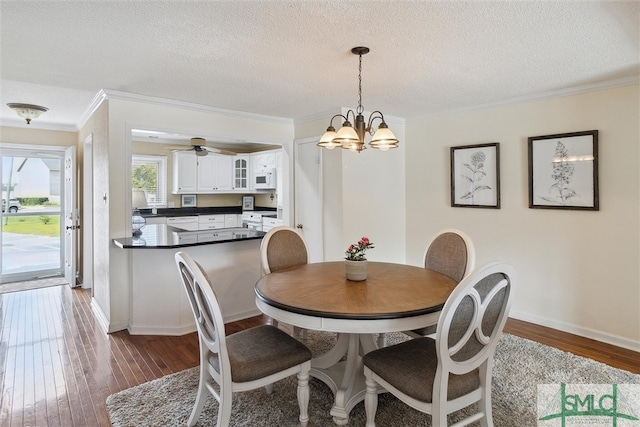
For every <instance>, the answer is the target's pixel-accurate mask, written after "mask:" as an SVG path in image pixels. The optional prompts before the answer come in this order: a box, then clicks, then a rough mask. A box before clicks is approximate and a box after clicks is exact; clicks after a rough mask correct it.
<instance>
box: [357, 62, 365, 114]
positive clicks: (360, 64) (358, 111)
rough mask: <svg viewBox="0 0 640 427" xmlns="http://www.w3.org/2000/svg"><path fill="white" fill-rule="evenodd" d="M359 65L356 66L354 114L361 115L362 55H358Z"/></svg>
mask: <svg viewBox="0 0 640 427" xmlns="http://www.w3.org/2000/svg"><path fill="white" fill-rule="evenodd" d="M358 57H359V58H360V63H359V65H358V108H356V112H357V113H358V114H362V112H363V111H364V107H362V54H360V55H358Z"/></svg>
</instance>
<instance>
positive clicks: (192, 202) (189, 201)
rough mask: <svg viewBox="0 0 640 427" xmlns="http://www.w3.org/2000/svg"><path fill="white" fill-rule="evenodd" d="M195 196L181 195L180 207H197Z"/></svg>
mask: <svg viewBox="0 0 640 427" xmlns="http://www.w3.org/2000/svg"><path fill="white" fill-rule="evenodd" d="M196 197H197V196H196V195H195V194H183V195H182V207H183V208H195V207H196V206H197V199H196Z"/></svg>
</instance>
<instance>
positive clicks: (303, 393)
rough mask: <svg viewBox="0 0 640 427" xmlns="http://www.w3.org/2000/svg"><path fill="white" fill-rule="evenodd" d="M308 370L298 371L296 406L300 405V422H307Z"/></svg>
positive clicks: (302, 423) (303, 424)
mask: <svg viewBox="0 0 640 427" xmlns="http://www.w3.org/2000/svg"><path fill="white" fill-rule="evenodd" d="M309 394H310V391H309V371H305V372H300V373H298V406H299V407H300V418H299V419H300V424H301V425H302V427H304V426H306V425H307V423H308V422H309Z"/></svg>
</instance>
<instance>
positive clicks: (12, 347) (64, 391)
mask: <svg viewBox="0 0 640 427" xmlns="http://www.w3.org/2000/svg"><path fill="white" fill-rule="evenodd" d="M90 299H91V298H90V292H89V291H86V290H79V289H75V290H72V289H70V288H69V287H68V286H55V287H50V288H44V289H38V290H29V291H22V292H12V293H5V294H0V322H1V332H0V387H1V393H2V394H1V397H0V399H2V400H1V401H0V425H1V426H27V425H28V426H45V425H46V426H109V425H111V423H110V421H109V417H108V414H107V410H106V407H105V400H106V398H107V396H109V395H110V394H112V393H116V392H118V391H120V390H124V389H126V388H129V387H133V386H135V385H138V384H141V383H143V382H146V381H151V380H153V379H156V378H160V377H162V376H164V375H167V374H170V373H173V372H178V371H181V370H183V369H186V368H190V367H194V366H197V365H198V340H197V336H196V334H195V333H193V334H189V335H185V336H182V337H165V336H131V335H129V334H128V333H127V332H117V333H114V334H111V335H106V334H104V333H103V332H102V331H101V330H100V328H99V326H98V324H97V322H96V321H95V319H94V317H93V315H92V313H91V308H90ZM264 322H265V319H264V318H263V317H262V316H258V317H254V318H250V319H246V320H243V321H240V322H234V323H230V324H228V325H227V327H226V329H227V333H228V334H230V333H234V332H237V331H239V330H242V329H246V328H248V327H252V326H255V325H258V324H262V323H264ZM506 332H509V333H512V334H514V335H519V336H522V337H525V338H529V339H532V340H535V341H539V342H541V343H543V344H547V345H551V346H554V347H557V348H560V349H562V350H565V351H570V352H572V353H575V354H578V355H580V356H584V357H590V358H592V359H595V360H599V361H601V362H604V363H607V364H609V365H611V366H615V367H617V368H621V369H626V370H628V371H631V372H635V373H640V354H639V353H636V352H633V351H630V350H625V349H621V348H618V347H614V346H611V345H608V344H603V343H600V342H597V341H593V340H589V339H586V338H582V337H578V336H575V335H571V334H567V333H564V332H559V331H555V330H552V329H549V328H544V327H541V326H537V325H533V324H530V323H526V322H522V321H517V320H513V319H510V320H509V321H508V323H507V327H506Z"/></svg>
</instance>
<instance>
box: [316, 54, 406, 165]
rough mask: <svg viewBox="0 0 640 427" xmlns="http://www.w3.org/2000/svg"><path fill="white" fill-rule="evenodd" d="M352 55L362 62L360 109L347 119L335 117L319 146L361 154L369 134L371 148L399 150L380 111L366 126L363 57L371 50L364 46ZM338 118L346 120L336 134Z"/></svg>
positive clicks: (359, 74)
mask: <svg viewBox="0 0 640 427" xmlns="http://www.w3.org/2000/svg"><path fill="white" fill-rule="evenodd" d="M351 53H353V54H354V55H358V56H359V61H360V63H359V66H358V107H357V108H356V110H355V112H354V111H353V110H349V111H347V115H346V117H345V116H344V115H342V114H336V115H335V116H333V117H332V118H331V121H330V122H329V127H328V128H327V131H326V132H325V133H324V135H322V138H320V142H318V146H320V147H323V148H327V149H329V150H332V149H334V148H335V147H341V148H345V149H347V150H351V151H355V152H358V153H359V152H361V151H362V150H364V149H366V148H367V147H366V146H365V144H364V137H365V134H366V133H369V134H370V135H373V137H372V138H371V141H370V142H369V145H370V146H371V148H378V149H380V151H387V150H389V149H390V148H397V147H398V139H397V138H396V137H395V135H394V134H393V132H391V130H390V129H389V127H388V126H387V124H386V123H385V121H384V116H383V115H382V113H381V112H380V111H374V112H373V113H371V115H370V116H369V120H367V122H366V124H365V121H364V116H363V115H362V113H363V112H364V108H363V107H362V55H366V54H367V53H369V48H368V47H364V46H358V47H354V48H353V49H351ZM349 114H351V115H352V116H353V120H354V123H355V127H354V126H352V125H351V122H350V121H349ZM336 117H342V118H343V119H344V123H342V127H341V128H340V130H339V131H338V132H336V129H335V128H334V127H333V119H335V118H336ZM375 119H380V121H381V122H380V125H379V126H378V129H377V130H376V129H374V128H373V121H374V120H375Z"/></svg>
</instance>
